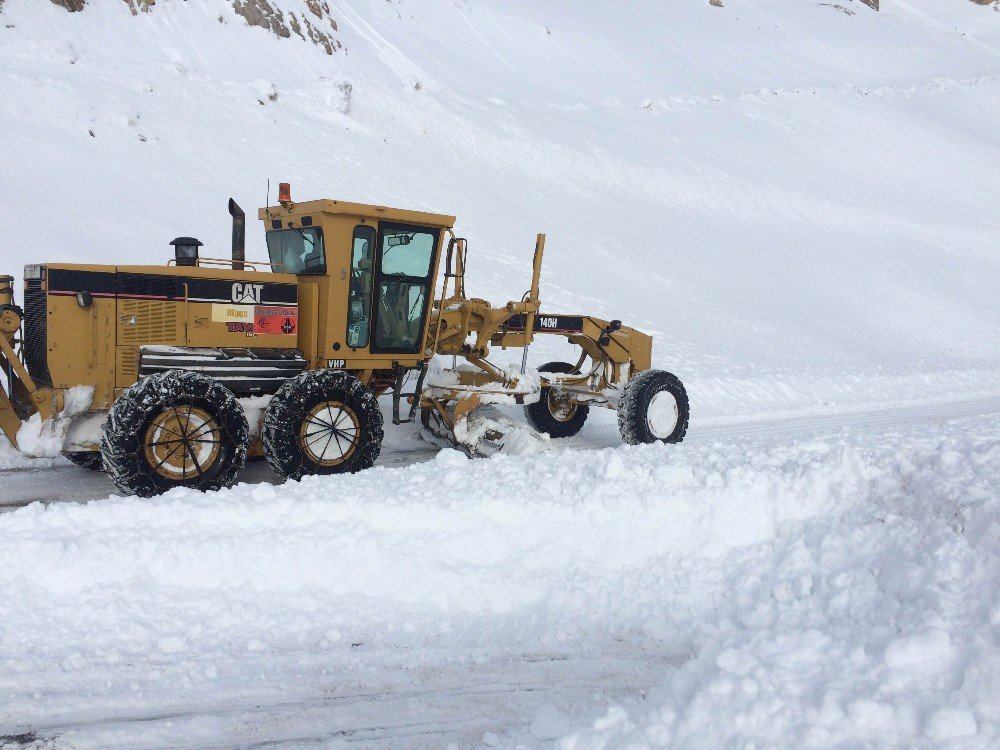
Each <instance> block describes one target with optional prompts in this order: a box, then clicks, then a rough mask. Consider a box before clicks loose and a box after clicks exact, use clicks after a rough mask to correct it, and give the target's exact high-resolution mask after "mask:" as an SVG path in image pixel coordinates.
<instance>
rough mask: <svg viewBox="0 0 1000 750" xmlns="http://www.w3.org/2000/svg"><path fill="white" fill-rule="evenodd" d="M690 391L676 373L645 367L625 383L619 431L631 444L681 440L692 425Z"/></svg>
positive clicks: (620, 408)
mask: <svg viewBox="0 0 1000 750" xmlns="http://www.w3.org/2000/svg"><path fill="white" fill-rule="evenodd" d="M688 417H689V409H688V397H687V391H685V390H684V386H683V384H682V383H681V381H680V379H678V377H677V376H676V375H673V374H672V373H669V372H664V371H663V370H645V371H643V372H640V373H639V374H638V375H636V376H635V377H634V378H632V379H631V380H630V381H629V382H628V384H627V385H626V386H625V393H624V395H623V396H622V401H621V404H619V405H618V430H619V432H621V435H622V440H623V441H624V442H626V443H628V444H629V445H639V444H640V443H656V442H660V443H679V442H681V441H682V440H683V439H684V435H685V434H686V433H687V428H688Z"/></svg>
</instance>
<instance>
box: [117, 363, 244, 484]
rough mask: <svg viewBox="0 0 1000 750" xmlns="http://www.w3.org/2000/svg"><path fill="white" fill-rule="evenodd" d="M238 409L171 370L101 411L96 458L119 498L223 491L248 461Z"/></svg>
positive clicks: (208, 382) (196, 379)
mask: <svg viewBox="0 0 1000 750" xmlns="http://www.w3.org/2000/svg"><path fill="white" fill-rule="evenodd" d="M248 432H249V429H248V427H247V420H246V417H245V416H244V415H243V409H242V408H241V407H240V404H239V402H238V401H237V400H236V397H235V396H234V395H233V394H232V392H231V391H230V390H229V389H227V388H226V387H225V386H223V385H222V384H221V383H219V382H217V381H215V380H213V379H212V378H209V377H206V376H204V375H201V374H199V373H195V372H187V371H185V370H171V371H168V372H162V373H156V374H155V375H149V376H148V377H145V378H143V379H142V380H140V381H139V382H138V383H136V384H135V385H133V386H132V387H130V388H128V389H127V390H126V391H125V392H124V393H123V394H122V395H121V396H120V397H119V398H118V400H117V401H115V403H114V404H113V405H112V406H111V410H110V411H109V412H108V419H107V422H105V424H104V436H103V438H102V440H101V459H102V461H103V463H104V467H105V470H106V471H107V472H108V476H110V477H111V481H112V482H114V485H115V487H117V488H118V489H119V490H121V491H122V492H125V493H128V494H131V495H139V496H140V497H153V496H154V495H159V494H161V493H163V492H166V491H167V490H170V489H173V488H174V487H191V488H193V489H197V490H217V489H219V488H221V487H230V486H231V485H232V484H233V483H234V482H235V481H236V475H237V474H238V473H239V471H240V469H242V468H243V464H244V462H245V460H246V455H247V435H248Z"/></svg>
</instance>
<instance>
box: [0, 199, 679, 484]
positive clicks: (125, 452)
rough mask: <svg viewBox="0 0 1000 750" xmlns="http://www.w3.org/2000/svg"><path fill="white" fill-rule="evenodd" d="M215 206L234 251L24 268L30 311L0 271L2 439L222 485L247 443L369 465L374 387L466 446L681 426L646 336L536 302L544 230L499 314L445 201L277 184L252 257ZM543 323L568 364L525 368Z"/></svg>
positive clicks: (288, 458)
mask: <svg viewBox="0 0 1000 750" xmlns="http://www.w3.org/2000/svg"><path fill="white" fill-rule="evenodd" d="M229 212H230V214H231V216H232V238H233V239H232V252H231V257H229V258H224V259H223V258H212V257H202V251H201V248H202V243H201V242H199V241H198V240H197V239H195V238H193V237H178V238H177V239H175V240H174V241H173V242H172V243H171V244H172V245H173V247H174V257H173V258H172V259H171V260H170V261H169V262H168V263H167V264H166V265H163V266H149V265H146V266H138V265H89V264H88V265H81V264H65V263H59V264H55V263H51V264H45V265H28V266H25V269H24V298H23V309H22V308H21V307H18V306H17V305H15V303H14V296H13V278H12V277H10V276H0V369H2V370H3V372H4V373H5V375H6V383H5V390H4V389H0V428H2V429H3V432H4V433H5V434H6V436H7V438H8V439H9V440H10V441H11V443H13V444H14V445H15V446H18V444H19V440H21V441H29V439H30V435H29V432H31V430H30V429H29V428H32V429H35V431H36V432H37V430H38V429H39V425H43V426H46V427H47V428H48V430H49V433H50V434H53V435H56V436H57V438H58V440H59V441H61V443H60V444H61V446H62V450H63V453H64V455H66V456H67V457H68V458H69V459H70V460H71V461H73V462H74V463H76V464H79V465H81V466H85V467H87V468H91V469H103V470H105V471H106V472H107V473H108V475H109V476H110V478H111V480H112V481H113V482H114V484H115V486H116V487H118V489H120V490H121V491H122V492H125V493H128V494H136V495H140V496H147V497H148V496H153V495H156V494H159V493H161V492H164V491H166V490H168V489H171V488H173V487H181V486H183V487H194V488H198V489H203V490H207V489H216V488H220V487H226V486H229V485H231V484H233V483H234V482H235V481H236V476H237V474H238V473H239V471H240V469H241V468H242V466H243V464H244V462H245V461H246V459H247V456H248V455H250V456H261V455H262V456H263V457H265V458H266V459H267V461H268V463H269V464H270V466H271V467H272V468H273V470H274V471H275V472H276V473H277V474H279V475H280V476H282V477H289V478H294V479H298V478H300V477H302V476H303V475H307V474H335V473H340V472H354V471H359V470H361V469H365V468H368V467H370V466H372V464H373V463H374V462H375V460H376V458H377V457H378V455H379V451H380V450H381V444H382V438H383V416H382V411H381V410H380V408H379V404H378V401H377V399H378V397H379V396H383V395H387V396H391V399H392V402H391V413H392V421H393V423H394V424H402V423H406V422H415V421H418V420H419V425H420V427H421V429H422V430H423V432H424V433H425V434H426V435H427V436H428V437H429V438H430V439H431V440H432V441H440V442H444V443H446V444H449V445H453V446H455V447H457V448H461V449H463V450H465V451H466V452H468V453H469V454H472V455H477V454H488V453H491V452H493V451H497V450H513V451H516V450H517V449H519V448H523V447H524V443H525V441H526V440H528V441H529V442H530V440H532V439H540V440H547V439H548V438H547V437H546V436H550V437H552V438H560V437H566V436H570V435H574V434H576V433H577V432H579V430H580V428H581V427H582V426H583V423H584V421H585V420H586V419H587V413H588V410H589V408H590V407H591V406H604V407H608V408H613V409H617V411H618V424H619V427H620V431H621V434H622V438H623V440H624V441H625V442H627V443H649V442H655V441H662V442H668V443H669V442H679V441H680V440H682V439H683V437H684V433H685V431H686V429H687V422H688V401H687V395H686V393H685V391H684V387H683V386H682V385H681V382H680V381H679V380H678V379H677V378H676V377H675V376H674V375H672V374H670V373H667V372H663V371H659V370H652V369H650V357H651V349H652V341H651V339H650V337H649V336H647V335H646V334H644V333H641V332H640V331H637V330H634V329H632V328H628V327H626V326H623V325H622V324H621V322H620V321H617V320H611V321H607V320H599V319H597V318H594V317H591V316H587V315H576V314H573V315H567V314H555V313H542V312H541V311H540V302H539V278H540V273H541V264H542V253H543V250H544V245H545V236H544V235H541V234H540V235H538V239H537V243H536V246H535V253H534V262H533V265H532V277H531V285H530V289H529V290H528V291H527V292H526V293H525V294H524V295H523V296H522V297H521V298H520V299H519V300H515V301H511V302H507V303H506V304H503V305H501V306H499V307H494V306H493V305H491V304H490V303H489V302H487V301H485V300H482V299H477V298H474V297H468V296H467V295H466V293H465V269H466V265H467V262H468V243H467V242H466V240H465V239H463V238H460V237H456V236H455V234H454V231H453V226H454V223H455V218H454V217H453V216H445V215H440V214H432V213H425V212H422V211H409V210H402V209H393V208H386V207H384V206H372V205H363V204H359V203H347V202H343V201H337V200H312V201H305V202H299V203H296V202H293V201H292V199H291V190H290V188H289V185H288V183H281V185H280V186H279V191H278V205H275V206H268V207H266V208H262V209H260V211H259V213H258V217H259V219H260V220H261V221H262V222H263V223H264V229H265V240H266V244H267V251H268V256H269V259H268V261H267V262H250V261H247V260H246V259H245V249H244V245H245V222H246V218H245V215H244V213H243V211H242V210H241V209H240V207H239V206H238V205H236V203H235V202H234V201H232V200H230V201H229ZM442 268H443V273H441V279H440V282H438V277H439V272H441V271H442ZM543 333H544V334H555V335H558V336H564V337H565V338H566V339H568V340H569V342H570V343H572V344H574V345H576V346H577V347H579V357H578V359H577V360H576V361H575V362H551V363H549V364H547V365H544V366H542V367H540V368H538V370H537V371H536V370H533V369H529V368H528V367H527V348H528V346H529V345H530V344H531V342H532V340H533V339H534V337H535V336H536V335H538V334H543ZM491 347H494V348H495V347H500V348H502V349H506V348H509V347H521V348H523V349H524V355H523V357H522V362H521V367H520V368H517V367H516V366H514V367H511V366H508V367H499V366H497V365H496V364H494V363H492V362H491V361H490V359H489V355H490V351H491ZM435 355H438V356H437V358H436V359H435ZM442 362H443V363H444V366H442V364H441V363H442ZM262 397H264V398H262ZM505 404H506V405H510V404H520V405H522V406H523V408H524V411H525V415H526V417H527V422H528V423H529V424H530V425H531V427H532V428H534V429H533V430H529V429H528V428H526V427H524V426H517V425H514V424H512V423H511V420H509V418H507V417H505V416H504V415H503V410H502V409H499V408H498V406H502V405H505ZM248 414H250V415H252V419H251V420H250V421H252V422H253V424H250V423H248V419H247V415H248ZM258 415H259V416H258ZM526 436H527V437H526Z"/></svg>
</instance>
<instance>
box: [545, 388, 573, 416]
mask: <svg viewBox="0 0 1000 750" xmlns="http://www.w3.org/2000/svg"><path fill="white" fill-rule="evenodd" d="M548 390H549V392H548V395H547V396H546V400H547V402H548V405H549V414H551V415H552V418H553V419H554V420H556V421H557V422H568V421H570V420H571V419H572V418H573V416H574V415H575V414H576V404H574V403H572V402H571V401H567V400H566V399H564V398H560V397H559V395H558V394H557V393H556V392H555V389H553V388H549V389H548Z"/></svg>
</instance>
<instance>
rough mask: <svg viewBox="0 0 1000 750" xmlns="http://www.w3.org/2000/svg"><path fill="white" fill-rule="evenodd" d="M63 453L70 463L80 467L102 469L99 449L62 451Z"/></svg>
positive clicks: (94, 469)
mask: <svg viewBox="0 0 1000 750" xmlns="http://www.w3.org/2000/svg"><path fill="white" fill-rule="evenodd" d="M63 455H64V456H65V457H66V458H68V459H69V462H70V463H71V464H74V465H76V466H79V467H80V468H81V469H90V470H91V471H104V464H103V463H101V452H100V451H63Z"/></svg>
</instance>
